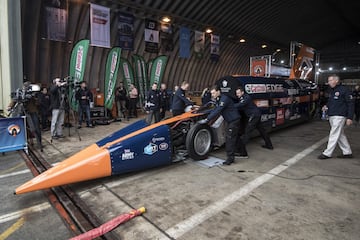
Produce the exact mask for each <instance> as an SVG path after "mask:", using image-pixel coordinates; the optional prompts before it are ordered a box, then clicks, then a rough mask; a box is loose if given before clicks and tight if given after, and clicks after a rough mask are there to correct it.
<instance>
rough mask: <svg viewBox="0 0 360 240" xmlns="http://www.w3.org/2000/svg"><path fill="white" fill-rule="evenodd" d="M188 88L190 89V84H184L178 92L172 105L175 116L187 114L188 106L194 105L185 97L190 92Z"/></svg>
mask: <svg viewBox="0 0 360 240" xmlns="http://www.w3.org/2000/svg"><path fill="white" fill-rule="evenodd" d="M188 88H189V83H188V82H183V83H182V84H181V86H180V88H178V90H176V92H175V94H174V97H173V103H172V114H173V116H177V115H180V114H183V113H184V112H185V107H186V106H190V105H193V103H192V102H191V101H190V100H189V99H187V98H186V97H185V91H186V90H188Z"/></svg>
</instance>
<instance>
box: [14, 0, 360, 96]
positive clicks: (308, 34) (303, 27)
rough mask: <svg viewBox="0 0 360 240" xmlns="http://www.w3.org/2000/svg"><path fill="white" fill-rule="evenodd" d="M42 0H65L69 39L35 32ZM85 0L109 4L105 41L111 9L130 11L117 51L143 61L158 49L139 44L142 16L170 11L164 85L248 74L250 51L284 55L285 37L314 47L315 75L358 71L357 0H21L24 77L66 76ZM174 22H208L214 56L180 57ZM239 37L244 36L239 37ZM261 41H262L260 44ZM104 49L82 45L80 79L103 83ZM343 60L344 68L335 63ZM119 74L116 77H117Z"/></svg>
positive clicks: (85, 26)
mask: <svg viewBox="0 0 360 240" xmlns="http://www.w3.org/2000/svg"><path fill="white" fill-rule="evenodd" d="M45 2H46V3H48V4H49V3H50V4H53V5H56V4H57V3H59V2H66V3H67V10H68V26H69V27H68V28H67V34H66V35H67V39H68V42H56V41H50V40H48V39H45V38H43V37H42V36H41V31H42V30H41V28H42V26H43V25H44V22H43V21H44V20H43V19H42V11H43V10H42V9H43V7H44V6H43V4H44V3H45ZM88 3H95V4H99V5H102V6H106V7H109V8H110V9H111V16H110V19H111V46H117V44H118V41H117V13H118V12H128V13H132V14H133V15H134V16H135V23H134V33H135V38H134V51H132V52H131V51H122V54H121V57H123V58H126V59H128V60H131V57H132V55H133V54H139V55H142V56H143V57H144V58H145V60H146V61H149V60H150V59H153V58H155V57H156V56H157V54H153V53H147V52H145V48H144V19H145V18H150V19H153V20H160V18H161V17H163V16H169V17H170V18H171V19H172V23H173V24H174V29H175V31H174V38H173V39H174V50H173V51H172V52H161V51H160V52H159V54H166V55H168V56H169V62H168V67H167V68H166V70H165V74H164V80H163V81H164V82H165V83H167V84H168V86H169V88H172V87H173V86H174V85H176V84H179V83H181V81H183V80H188V81H191V82H192V86H191V88H192V89H193V90H195V91H201V90H202V89H203V88H204V87H206V86H209V85H211V84H212V83H213V82H214V81H215V80H217V79H218V78H220V77H222V76H224V75H229V74H248V73H249V58H250V57H251V56H259V55H271V54H272V55H273V56H275V57H274V58H275V59H276V61H279V60H280V59H284V60H285V61H288V60H289V46H290V42H291V41H297V42H301V43H303V44H305V45H308V46H311V47H313V48H315V49H316V50H317V52H318V53H320V67H321V68H322V69H323V70H324V74H322V75H320V81H321V78H323V80H324V79H326V74H329V71H328V70H326V69H327V68H328V67H330V66H332V67H333V68H334V70H333V72H337V73H340V77H342V78H352V79H355V78H357V79H360V21H359V17H358V13H359V12H360V1H336V0H316V1H312V0H302V1H297V0H271V1H267V0H234V1H225V0H206V1H203V0H91V1H90V0H43V1H38V0H21V18H22V19H21V20H22V36H23V39H22V40H23V41H22V42H23V60H24V75H25V76H27V78H28V79H29V80H30V81H37V82H41V83H43V84H46V85H48V84H49V83H50V82H51V79H53V78H55V77H66V76H68V69H69V58H70V54H71V49H72V47H73V46H74V44H75V43H76V42H77V41H78V40H80V39H84V38H86V39H89V38H90V24H89V4H88ZM179 26H186V27H188V28H190V29H191V30H198V31H204V30H205V29H206V28H211V29H213V31H214V33H215V34H218V35H220V61H219V62H218V63H213V62H211V61H210V53H209V51H207V50H206V53H205V55H204V58H203V59H202V60H199V59H197V58H196V57H194V56H193V55H194V54H193V55H191V57H190V58H189V59H183V58H179ZM193 35H194V34H193V33H192V35H191V40H192V41H193V37H194V36H193ZM240 38H244V39H245V40H246V42H245V43H240V42H239V40H240ZM206 39H207V40H206V44H205V45H206V46H205V47H206V49H209V48H210V46H209V45H210V44H209V36H208V35H207V36H206ZM263 44H266V45H267V47H266V48H261V45H263ZM191 48H193V45H192V46H191ZM277 49H281V51H280V52H277V51H276V50H277ZM108 52H109V49H107V48H99V47H92V48H90V50H89V54H88V55H89V57H88V61H87V66H86V72H85V79H87V81H88V82H89V86H91V87H93V88H96V87H99V88H100V89H101V88H103V79H104V71H105V63H106V56H107V54H108ZM285 64H286V62H285ZM344 67H346V68H347V70H346V71H343V70H342V68H344ZM118 80H119V81H122V79H121V77H119V79H118Z"/></svg>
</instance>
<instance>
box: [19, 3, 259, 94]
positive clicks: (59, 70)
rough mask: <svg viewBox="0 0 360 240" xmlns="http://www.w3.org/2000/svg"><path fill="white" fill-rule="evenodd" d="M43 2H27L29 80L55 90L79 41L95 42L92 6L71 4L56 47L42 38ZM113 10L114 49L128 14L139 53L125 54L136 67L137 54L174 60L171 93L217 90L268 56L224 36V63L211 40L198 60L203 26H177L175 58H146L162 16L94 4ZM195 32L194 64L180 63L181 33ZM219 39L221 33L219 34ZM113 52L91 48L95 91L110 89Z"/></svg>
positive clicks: (89, 72) (168, 76) (89, 68)
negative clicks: (151, 28)
mask: <svg viewBox="0 0 360 240" xmlns="http://www.w3.org/2000/svg"><path fill="white" fill-rule="evenodd" d="M42 2H43V1H38V0H22V1H21V12H22V15H21V16H22V41H23V62H24V67H23V68H24V77H25V78H26V79H28V80H30V81H32V82H38V83H42V84H44V85H49V84H50V83H51V80H52V79H53V78H55V77H61V78H64V77H66V76H68V75H69V58H70V55H71V50H72V48H73V46H74V45H75V44H76V42H77V41H78V40H81V39H89V38H90V23H89V7H90V5H89V4H88V2H87V1H68V2H67V4H68V6H67V9H68V28H67V39H68V41H67V42H58V41H50V40H48V39H45V38H42V37H41V28H42V24H44V23H43V20H42V17H41V15H42V11H43V10H42V9H43V6H42ZM92 3H96V4H99V5H102V6H106V7H109V8H110V9H111V47H114V46H117V44H118V39H117V13H118V12H119V11H121V12H128V13H132V14H133V15H134V16H135V24H134V27H135V29H134V30H135V40H134V51H132V52H130V51H122V57H124V58H126V59H128V60H130V61H131V56H132V55H133V54H139V55H142V56H144V58H145V60H146V61H148V60H149V59H153V58H155V57H156V56H157V55H168V56H169V61H168V65H167V68H166V71H165V74H164V79H163V82H165V83H167V85H168V88H173V86H175V85H178V84H179V83H181V82H182V81H184V80H187V81H189V82H190V83H191V87H190V88H191V90H193V91H201V90H202V89H203V88H204V87H207V86H209V85H212V83H214V82H215V81H216V80H217V79H218V78H219V77H221V76H224V75H229V74H248V73H249V57H250V56H255V55H262V54H263V53H262V52H259V48H258V47H255V45H254V46H252V45H251V44H249V43H247V45H246V46H245V45H243V44H241V43H239V42H238V41H236V40H235V39H232V38H231V36H224V35H221V34H220V59H219V61H218V62H212V61H211V60H210V35H209V34H206V41H205V46H206V49H205V54H204V57H203V58H202V59H198V58H196V57H195V54H193V45H194V42H193V35H194V32H193V31H194V30H198V31H204V30H205V29H201V28H200V29H198V28H197V26H191V25H190V24H186V23H180V22H174V23H173V24H174V30H175V34H174V45H175V47H174V50H173V51H172V52H159V54H150V53H147V52H145V43H144V19H145V18H150V19H153V20H158V19H159V18H160V17H161V16H157V15H154V14H150V13H148V12H147V11H146V10H142V9H131V8H129V7H124V6H121V5H119V4H117V3H116V1H92ZM180 26H185V27H189V28H190V29H191V30H192V31H191V36H192V37H191V38H192V39H191V45H192V46H191V52H192V54H191V58H189V59H184V58H180V57H179V27H180ZM215 34H216V32H215ZM109 50H110V49H107V48H101V47H90V49H89V52H88V59H87V65H86V73H85V78H84V79H85V80H86V81H87V82H88V83H89V86H90V88H100V89H101V91H103V89H104V87H103V85H104V75H105V74H104V70H105V64H106V57H107V54H108V52H109ZM121 75H122V74H119V75H118V82H120V81H122V79H121V78H122V76H121Z"/></svg>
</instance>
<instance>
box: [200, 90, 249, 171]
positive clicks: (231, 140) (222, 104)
mask: <svg viewBox="0 0 360 240" xmlns="http://www.w3.org/2000/svg"><path fill="white" fill-rule="evenodd" d="M211 97H212V98H213V99H215V100H216V107H215V108H214V109H213V110H212V111H211V112H210V114H209V115H208V116H207V118H206V119H204V120H201V121H200V123H202V124H204V123H208V122H212V120H216V119H217V118H218V117H219V115H222V116H223V118H224V120H225V121H226V122H227V127H226V140H225V141H226V142H225V149H226V155H227V159H226V161H225V162H224V164H226V165H230V164H232V163H233V162H234V158H235V152H236V149H237V146H236V145H237V135H238V132H239V126H240V118H241V116H240V113H239V111H238V110H237V109H236V108H235V105H234V101H233V100H232V99H231V98H230V97H229V96H227V95H225V94H221V91H220V89H219V88H218V87H217V86H214V87H213V88H212V89H211ZM238 144H239V145H240V146H239V147H240V149H239V150H240V156H239V157H240V158H248V155H247V151H246V148H245V145H244V144H243V143H242V141H241V140H240V142H239V143H238Z"/></svg>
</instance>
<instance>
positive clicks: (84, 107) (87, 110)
mask: <svg viewBox="0 0 360 240" xmlns="http://www.w3.org/2000/svg"><path fill="white" fill-rule="evenodd" d="M78 111H79V126H81V123H82V118H83V112H85V114H86V125H87V126H90V125H91V120H90V106H89V105H79V109H78Z"/></svg>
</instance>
